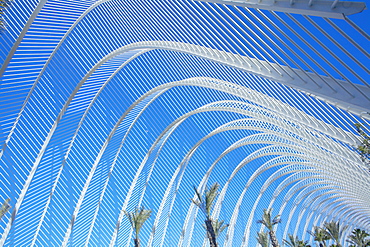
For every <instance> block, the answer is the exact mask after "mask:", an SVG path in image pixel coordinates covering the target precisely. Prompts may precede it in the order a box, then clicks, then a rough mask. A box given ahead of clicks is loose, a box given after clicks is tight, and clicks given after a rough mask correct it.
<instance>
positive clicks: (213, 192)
mask: <svg viewBox="0 0 370 247" xmlns="http://www.w3.org/2000/svg"><path fill="white" fill-rule="evenodd" d="M218 188H219V184H218V183H214V184H213V185H212V186H211V188H209V189H206V190H205V191H204V193H203V195H202V194H201V193H200V192H199V191H198V190H197V188H196V187H194V190H195V194H196V196H197V199H195V200H194V199H191V201H192V202H193V203H194V204H195V205H196V206H197V207H198V208H199V209H200V210H201V211H202V212H203V213H204V215H205V216H206V219H205V221H204V222H205V224H206V231H207V237H208V240H209V245H210V247H217V241H216V237H217V236H216V233H215V229H214V227H213V224H212V218H211V210H212V207H213V202H214V200H215V199H216V197H217V195H218V192H217V191H218ZM219 233H220V232H219Z"/></svg>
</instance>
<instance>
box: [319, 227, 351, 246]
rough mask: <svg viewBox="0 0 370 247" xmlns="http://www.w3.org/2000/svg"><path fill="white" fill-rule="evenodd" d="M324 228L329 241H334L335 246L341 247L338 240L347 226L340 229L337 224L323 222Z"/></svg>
mask: <svg viewBox="0 0 370 247" xmlns="http://www.w3.org/2000/svg"><path fill="white" fill-rule="evenodd" d="M324 227H325V230H326V233H327V235H328V236H329V237H330V239H332V240H334V241H335V244H336V246H338V247H342V245H341V244H340V239H341V238H342V235H343V232H344V231H345V230H346V229H347V227H348V226H344V227H342V228H341V227H340V225H339V222H335V221H332V222H325V223H324Z"/></svg>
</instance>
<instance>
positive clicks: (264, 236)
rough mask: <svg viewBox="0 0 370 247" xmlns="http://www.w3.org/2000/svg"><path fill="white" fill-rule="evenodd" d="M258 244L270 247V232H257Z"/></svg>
mask: <svg viewBox="0 0 370 247" xmlns="http://www.w3.org/2000/svg"><path fill="white" fill-rule="evenodd" d="M257 242H258V243H259V244H260V245H261V246H262V247H268V246H269V236H268V232H257Z"/></svg>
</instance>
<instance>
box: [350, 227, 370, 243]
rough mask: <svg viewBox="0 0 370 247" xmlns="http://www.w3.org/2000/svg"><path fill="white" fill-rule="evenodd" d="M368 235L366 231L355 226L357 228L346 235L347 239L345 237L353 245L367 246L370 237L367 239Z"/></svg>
mask: <svg viewBox="0 0 370 247" xmlns="http://www.w3.org/2000/svg"><path fill="white" fill-rule="evenodd" d="M369 236H370V235H369V234H368V233H367V232H365V231H364V230H361V229H359V228H357V229H354V230H353V231H352V234H351V235H349V236H348V238H349V239H347V242H349V243H351V244H353V245H355V246H358V247H365V246H369V244H370V239H367V237H369Z"/></svg>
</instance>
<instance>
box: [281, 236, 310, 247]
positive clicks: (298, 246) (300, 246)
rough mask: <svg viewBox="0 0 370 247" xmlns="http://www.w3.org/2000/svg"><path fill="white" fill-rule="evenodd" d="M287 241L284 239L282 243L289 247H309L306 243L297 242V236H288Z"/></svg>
mask: <svg viewBox="0 0 370 247" xmlns="http://www.w3.org/2000/svg"><path fill="white" fill-rule="evenodd" d="M288 237H289V240H286V239H284V240H283V242H284V243H285V244H286V245H288V246H290V247H311V245H309V244H308V243H307V241H303V240H299V239H298V237H297V236H295V237H294V236H293V235H291V234H288Z"/></svg>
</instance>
